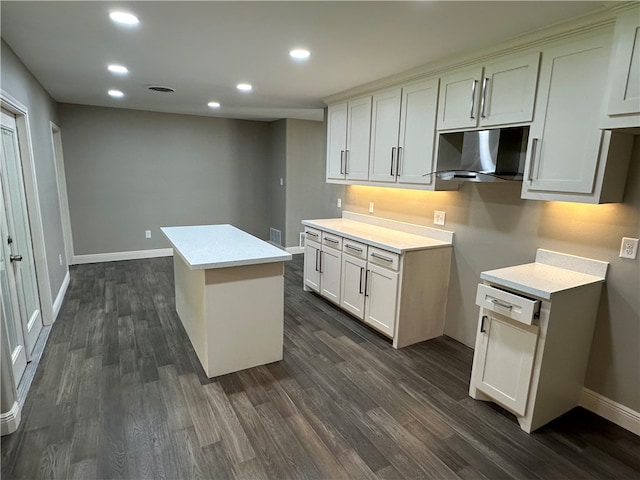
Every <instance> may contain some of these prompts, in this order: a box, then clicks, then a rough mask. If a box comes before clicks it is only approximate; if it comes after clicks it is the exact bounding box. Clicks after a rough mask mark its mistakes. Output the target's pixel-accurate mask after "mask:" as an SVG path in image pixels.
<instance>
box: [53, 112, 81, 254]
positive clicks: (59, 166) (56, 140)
mask: <svg viewBox="0 0 640 480" xmlns="http://www.w3.org/2000/svg"><path fill="white" fill-rule="evenodd" d="M49 125H50V126H51V147H52V149H53V156H54V159H55V162H54V165H55V170H56V184H57V186H58V202H59V203H60V216H61V217H62V237H63V241H64V254H65V257H66V261H67V266H69V265H73V264H75V261H74V253H73V251H74V249H73V232H72V230H71V214H70V212H69V197H68V195H67V177H66V174H65V170H64V154H63V151H62V131H61V130H60V127H58V125H56V124H55V123H53V122H49Z"/></svg>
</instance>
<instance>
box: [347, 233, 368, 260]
mask: <svg viewBox="0 0 640 480" xmlns="http://www.w3.org/2000/svg"><path fill="white" fill-rule="evenodd" d="M342 251H343V252H344V253H347V254H349V255H351V256H353V257H357V258H361V259H363V260H366V259H367V245H365V244H364V243H360V242H355V241H353V240H349V239H348V238H345V239H344V240H343V241H342Z"/></svg>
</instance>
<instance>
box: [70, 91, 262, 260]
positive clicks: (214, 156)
mask: <svg viewBox="0 0 640 480" xmlns="http://www.w3.org/2000/svg"><path fill="white" fill-rule="evenodd" d="M59 112H60V127H61V129H62V142H63V148H64V155H65V169H66V175H67V191H68V196H69V209H70V214H71V226H72V231H73V240H74V249H75V252H74V253H75V254H76V255H84V254H99V253H109V252H123V251H136V250H148V249H155V248H167V247H168V246H169V244H168V242H167V241H166V239H165V238H164V237H163V235H162V234H161V232H160V230H159V228H160V227H161V226H169V225H197V224H212V223H230V224H233V225H235V226H236V227H238V228H240V229H242V230H245V231H247V232H249V233H251V234H253V235H255V236H257V237H259V238H263V239H266V238H268V235H269V221H270V208H269V205H270V204H269V185H268V182H266V181H265V179H267V178H269V176H270V170H269V148H270V137H269V135H270V126H269V124H268V123H262V122H252V121H240V120H228V119H219V118H208V117H197V116H188V115H175V114H164V113H155V112H142V111H134V110H124V109H115V108H102V107H89V106H80V105H70V104H60V105H59ZM145 230H151V232H152V238H151V239H145V236H144V231H145Z"/></svg>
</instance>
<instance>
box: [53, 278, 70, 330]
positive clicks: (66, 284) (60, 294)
mask: <svg viewBox="0 0 640 480" xmlns="http://www.w3.org/2000/svg"><path fill="white" fill-rule="evenodd" d="M69 282H71V274H70V273H69V270H67V274H66V275H65V276H64V279H63V280H62V285H61V286H60V290H58V295H57V296H56V299H55V301H54V302H53V321H54V322H55V321H56V318H58V314H59V313H60V309H61V308H62V301H63V300H64V296H65V294H66V293H67V288H69Z"/></svg>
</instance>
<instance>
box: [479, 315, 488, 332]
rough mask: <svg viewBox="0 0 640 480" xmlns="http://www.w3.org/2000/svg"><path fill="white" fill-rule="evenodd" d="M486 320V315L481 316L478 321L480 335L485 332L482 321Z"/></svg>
mask: <svg viewBox="0 0 640 480" xmlns="http://www.w3.org/2000/svg"><path fill="white" fill-rule="evenodd" d="M486 319H487V316H486V315H483V316H482V320H481V321H480V333H485V332H486V330H485V329H484V321H485V320H486Z"/></svg>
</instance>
